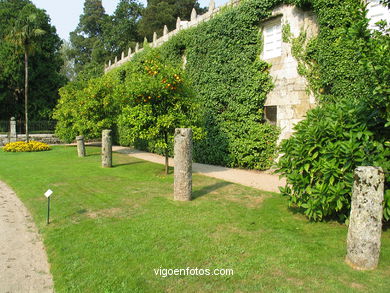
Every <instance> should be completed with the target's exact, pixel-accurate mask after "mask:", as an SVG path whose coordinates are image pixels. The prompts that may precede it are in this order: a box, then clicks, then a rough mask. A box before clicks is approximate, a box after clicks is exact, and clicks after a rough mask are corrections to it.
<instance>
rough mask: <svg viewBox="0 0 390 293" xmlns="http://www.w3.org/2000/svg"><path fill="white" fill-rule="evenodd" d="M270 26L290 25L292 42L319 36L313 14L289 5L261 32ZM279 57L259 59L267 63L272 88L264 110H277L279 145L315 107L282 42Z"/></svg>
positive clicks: (278, 11) (294, 61)
mask: <svg viewBox="0 0 390 293" xmlns="http://www.w3.org/2000/svg"><path fill="white" fill-rule="evenodd" d="M270 22H272V23H280V24H281V26H282V27H285V26H286V25H289V27H290V32H291V35H292V37H293V38H296V37H298V36H299V35H300V33H301V32H306V37H307V39H310V38H313V37H314V36H315V35H316V34H317V33H318V25H317V22H316V19H315V16H314V15H313V13H312V12H309V11H303V10H301V9H298V8H296V7H295V6H292V5H282V6H279V7H277V8H275V9H274V10H273V11H272V17H271V18H269V19H268V20H265V21H264V22H263V24H262V28H261V29H262V30H263V29H264V27H265V26H267V25H268V24H269V23H270ZM281 43H282V44H281V47H282V48H281V56H279V57H275V58H271V59H266V58H264V52H263V53H262V54H261V56H260V57H261V59H263V60H265V61H267V62H268V63H270V64H271V65H272V66H271V69H270V74H271V76H272V78H273V81H274V84H275V87H274V89H273V90H272V91H271V92H270V93H269V94H268V96H267V100H266V102H265V107H268V106H276V108H277V115H276V124H277V125H278V126H279V127H280V128H281V135H280V137H279V141H280V140H282V139H285V138H288V137H290V136H291V134H292V133H293V127H294V125H295V124H296V123H298V122H299V121H301V120H303V119H304V117H305V114H306V112H307V111H308V110H309V109H311V108H313V107H315V99H314V97H313V95H312V94H309V93H308V92H307V81H306V79H305V78H304V77H302V76H300V75H299V74H298V62H297V60H295V58H294V57H293V56H292V53H291V44H290V43H288V42H283V40H282V42H281Z"/></svg>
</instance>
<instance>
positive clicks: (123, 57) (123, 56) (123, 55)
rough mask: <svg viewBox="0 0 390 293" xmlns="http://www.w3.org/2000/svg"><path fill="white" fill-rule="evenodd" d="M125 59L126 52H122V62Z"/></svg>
mask: <svg viewBox="0 0 390 293" xmlns="http://www.w3.org/2000/svg"><path fill="white" fill-rule="evenodd" d="M123 59H125V52H122V55H121V60H123Z"/></svg>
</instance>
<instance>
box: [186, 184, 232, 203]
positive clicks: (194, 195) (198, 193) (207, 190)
mask: <svg viewBox="0 0 390 293" xmlns="http://www.w3.org/2000/svg"><path fill="white" fill-rule="evenodd" d="M230 184H232V183H230V182H218V183H214V184H212V185H208V186H204V187H202V188H201V189H199V190H196V191H194V192H193V193H192V199H197V198H199V197H202V196H204V195H206V194H208V193H210V192H213V191H214V190H217V189H219V188H222V187H225V186H227V185H230Z"/></svg>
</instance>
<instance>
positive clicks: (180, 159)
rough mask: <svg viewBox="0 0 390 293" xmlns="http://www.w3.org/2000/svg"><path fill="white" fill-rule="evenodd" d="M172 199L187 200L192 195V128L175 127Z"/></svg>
mask: <svg viewBox="0 0 390 293" xmlns="http://www.w3.org/2000/svg"><path fill="white" fill-rule="evenodd" d="M174 160H175V171H174V177H175V183H174V200H180V201H189V200H191V197H192V129H191V128H176V129H175V149H174Z"/></svg>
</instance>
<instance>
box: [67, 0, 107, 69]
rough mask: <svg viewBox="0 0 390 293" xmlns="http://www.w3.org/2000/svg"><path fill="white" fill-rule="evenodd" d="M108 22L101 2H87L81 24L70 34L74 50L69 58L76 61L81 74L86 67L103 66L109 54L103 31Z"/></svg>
mask: <svg viewBox="0 0 390 293" xmlns="http://www.w3.org/2000/svg"><path fill="white" fill-rule="evenodd" d="M107 21H108V15H107V14H106V12H105V10H104V7H103V5H102V1H101V0H85V2H84V11H83V14H82V15H80V21H79V24H78V26H77V28H76V30H74V31H73V32H71V33H70V42H71V45H72V50H71V51H70V52H69V57H70V58H74V60H75V70H76V72H80V71H81V70H82V69H84V67H86V66H91V64H93V67H95V66H103V64H104V61H105V56H106V54H107V52H106V50H105V49H104V45H103V30H104V27H105V25H106V23H107Z"/></svg>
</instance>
